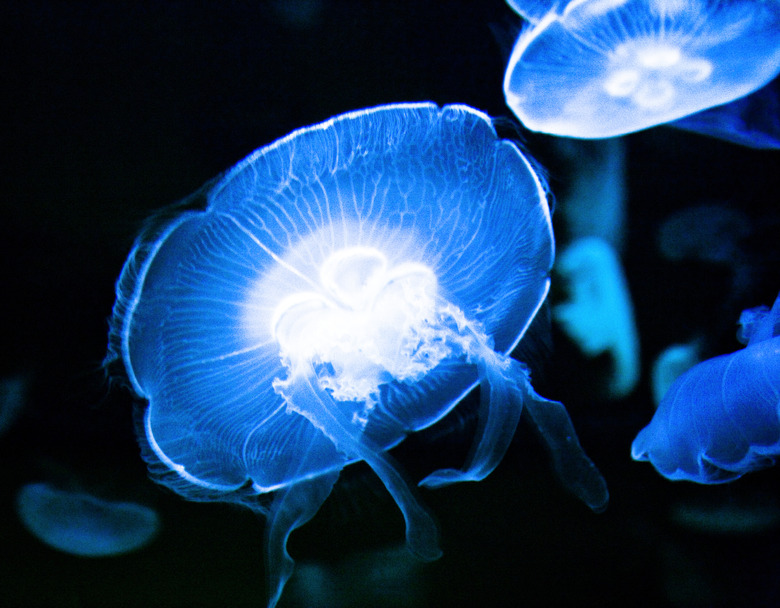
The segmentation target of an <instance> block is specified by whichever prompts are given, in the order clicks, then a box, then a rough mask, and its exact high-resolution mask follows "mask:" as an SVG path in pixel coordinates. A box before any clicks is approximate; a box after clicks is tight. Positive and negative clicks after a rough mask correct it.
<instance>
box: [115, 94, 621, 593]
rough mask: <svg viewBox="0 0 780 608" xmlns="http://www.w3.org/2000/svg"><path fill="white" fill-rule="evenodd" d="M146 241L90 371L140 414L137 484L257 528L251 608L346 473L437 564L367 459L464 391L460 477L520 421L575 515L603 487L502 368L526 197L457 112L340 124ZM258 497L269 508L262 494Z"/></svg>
mask: <svg viewBox="0 0 780 608" xmlns="http://www.w3.org/2000/svg"><path fill="white" fill-rule="evenodd" d="M188 204H189V205H190V206H195V205H199V206H200V208H195V209H191V210H189V211H185V212H183V213H179V215H176V216H175V217H174V218H173V219H170V218H169V219H167V220H163V221H157V222H153V223H152V224H150V225H149V227H148V228H147V230H146V231H145V233H144V234H142V235H141V237H140V238H139V240H138V241H137V242H136V245H135V247H134V249H133V251H132V252H131V254H130V257H129V259H128V261H127V263H126V264H125V267H124V269H123V271H122V275H121V276H120V279H119V281H118V284H117V301H116V304H115V307H114V316H113V319H112V324H111V334H110V344H109V354H108V356H107V364H108V365H110V364H111V363H112V362H114V361H120V360H121V362H123V364H124V365H123V366H124V369H125V371H126V373H127V376H128V378H129V380H130V382H131V384H132V387H133V389H134V390H135V392H136V393H137V394H138V395H139V396H140V397H142V398H144V399H146V400H148V407H147V409H146V411H145V418H144V429H145V432H144V436H143V437H142V438H141V441H142V444H144V443H145V444H147V449H146V450H145V452H144V454H145V456H146V458H147V461H148V462H149V465H150V471H151V472H152V474H153V475H154V476H155V477H156V478H157V480H158V481H160V482H161V483H163V484H165V485H167V486H169V487H170V488H172V489H173V490H175V491H176V492H178V493H179V494H181V495H182V496H184V497H185V498H187V499H191V500H227V501H231V500H233V501H237V502H241V503H243V504H245V505H247V506H250V507H251V508H253V509H255V510H256V511H258V512H262V513H264V514H266V515H267V518H268V522H267V525H266V557H267V569H268V572H269V579H270V605H271V606H273V605H274V604H275V603H276V601H277V600H278V598H279V596H280V594H281V592H282V589H283V587H284V584H285V582H286V581H287V579H288V578H289V577H290V575H291V573H292V570H293V561H292V559H291V558H290V556H289V554H288V553H287V549H286V545H287V539H288V537H289V534H290V532H291V531H292V530H293V529H295V528H297V527H299V526H301V525H303V524H304V523H306V522H307V521H308V520H309V519H311V518H312V517H313V516H314V515H315V513H316V512H317V511H318V509H319V507H320V505H321V504H322V503H323V502H324V501H325V499H326V498H327V496H328V495H329V493H330V491H331V488H332V486H333V484H334V483H335V481H336V479H337V477H338V475H339V471H340V470H341V469H342V468H343V467H345V466H346V465H348V464H350V463H352V462H356V461H359V460H364V461H365V462H366V463H368V465H369V466H370V467H371V468H372V469H373V470H374V472H375V473H376V474H377V475H378V476H379V478H380V479H381V480H382V482H383V483H384V485H385V486H386V488H387V489H388V490H389V492H390V494H391V495H392V496H393V498H394V499H395V501H396V503H397V504H398V506H399V507H400V509H401V511H402V513H403V515H404V518H405V520H406V529H407V530H406V538H407V544H408V546H409V548H410V549H411V550H412V551H413V552H414V553H416V554H417V555H419V556H421V557H422V558H424V559H435V558H437V557H438V556H439V555H440V551H439V548H438V545H437V531H436V526H435V523H434V521H433V519H432V518H431V517H430V515H429V514H428V513H427V512H426V510H425V509H424V508H423V507H422V506H421V504H420V503H419V501H418V499H417V497H416V495H415V492H414V491H413V490H412V489H411V488H410V487H409V485H408V484H407V482H406V480H405V478H404V476H403V474H402V473H401V472H400V470H399V469H398V467H397V466H396V464H395V463H394V461H393V459H392V458H391V457H390V456H389V455H388V454H387V453H386V451H387V450H388V449H390V448H391V447H393V446H395V445H396V444H398V443H399V442H401V441H402V440H403V438H404V437H405V435H406V434H408V433H410V432H413V431H416V430H419V429H422V428H424V427H427V426H429V425H431V424H433V423H434V422H436V421H437V420H439V419H441V418H442V417H443V416H444V415H446V414H447V413H448V412H449V411H450V410H451V409H452V408H454V407H455V405H456V404H457V403H458V401H459V400H460V399H461V398H462V397H464V396H465V395H466V394H467V393H468V392H469V391H470V390H471V389H472V388H474V387H475V386H476V384H478V383H479V384H480V385H481V405H480V415H479V416H480V418H479V424H478V431H477V435H478V436H477V438H476V441H475V443H474V446H473V448H472V450H471V453H470V456H469V458H468V461H467V463H466V465H465V467H464V469H463V470H454V469H444V470H439V471H435V472H433V473H431V474H430V475H428V476H427V477H426V478H425V479H424V480H423V481H422V482H421V485H426V486H429V487H437V486H441V485H445V484H448V483H454V482H460V481H467V480H480V479H483V478H484V477H486V476H487V475H488V474H489V473H490V472H491V471H492V470H493V469H494V468H495V467H496V466H497V464H498V463H499V462H500V460H501V458H502V456H503V454H504V452H505V450H506V449H507V447H508V445H509V443H510V441H511V439H512V436H513V435H514V431H515V427H516V425H517V422H518V419H519V417H520V414H521V410H522V408H523V407H525V408H526V411H527V412H528V414H529V416H530V418H531V419H532V421H533V422H534V423H535V424H536V426H537V427H538V428H539V430H540V432H541V434H542V436H543V437H544V438H545V439H546V440H547V442H548V443H549V444H550V446H551V453H552V456H553V460H554V464H555V466H556V469H557V471H558V472H559V474H560V475H561V476H562V478H563V480H564V482H565V483H566V484H567V485H568V486H569V487H570V488H571V489H572V491H573V492H574V493H576V494H577V495H578V496H579V497H580V498H581V499H582V500H584V501H585V502H586V503H587V504H588V505H589V506H591V507H592V508H593V509H596V510H599V509H602V508H604V507H605V506H606V502H607V499H608V494H607V490H606V485H605V483H604V481H603V479H602V478H601V476H600V475H599V473H598V471H597V470H596V468H595V467H594V466H593V464H592V463H591V462H590V460H589V459H588V458H587V457H586V456H585V454H584V453H583V451H582V449H581V447H580V445H579V443H578V441H577V440H576V435H575V433H574V430H573V428H572V425H571V421H570V420H569V417H568V415H567V413H566V410H565V408H564V407H563V405H562V404H560V403H558V402H553V401H549V400H546V399H544V398H543V397H540V396H539V395H537V394H536V392H535V391H534V390H533V388H532V387H531V384H530V381H529V375H528V371H527V369H526V367H525V366H524V365H523V364H521V363H519V362H517V361H515V360H513V359H511V358H510V357H509V356H508V353H509V352H511V350H512V349H513V348H514V347H515V346H516V345H517V343H518V342H519V340H520V339H521V337H522V336H523V333H524V332H525V330H526V328H527V327H528V325H529V324H530V322H531V320H532V319H533V317H534V315H535V314H536V312H537V310H538V309H539V307H540V306H541V304H542V302H543V300H544V298H545V297H546V295H547V292H548V289H549V276H548V275H549V271H550V267H551V266H552V261H553V237H552V230H551V225H550V216H549V209H548V207H547V202H546V194H545V191H544V189H543V186H542V184H541V183H540V181H539V179H538V177H537V176H536V174H535V173H534V171H533V169H532V168H531V165H530V164H529V162H528V160H527V159H526V158H525V157H524V156H523V155H522V154H521V153H520V151H519V150H518V149H517V147H516V146H514V145H513V144H512V143H510V142H508V141H503V140H500V139H498V137H497V135H496V132H495V130H494V129H493V126H492V124H491V122H490V120H489V118H488V117H487V116H486V115H484V114H482V113H480V112H477V111H475V110H473V109H471V108H468V107H466V106H447V107H444V108H442V109H440V108H438V107H437V106H435V105H434V104H426V103H423V104H399V105H391V106H383V107H378V108H372V109H368V110H362V111H356V112H352V113H348V114H344V115H341V116H338V117H336V118H333V119H331V120H329V121H327V122H325V123H322V124H319V125H315V126H312V127H308V128H304V129H300V130H298V131H295V132H293V133H292V134H290V135H288V136H287V137H285V138H283V139H281V140H279V141H277V142H275V143H273V144H271V145H269V146H266V147H264V148H261V149H259V150H257V151H256V152H254V153H253V154H252V155H250V156H249V157H248V158H247V159H245V160H244V161H242V162H241V163H239V164H238V165H237V166H236V167H234V168H233V169H232V170H230V171H229V172H228V173H227V174H226V175H225V176H224V177H223V178H222V179H221V180H219V181H218V182H216V184H215V185H209V186H208V187H207V188H206V189H205V190H204V191H203V192H202V193H199V194H197V195H195V197H194V198H193V199H192V200H190V201H188ZM269 492H275V494H274V496H273V499H272V500H271V501H270V505H268V506H266V504H267V503H264V502H262V500H261V498H262V497H261V495H263V494H265V493H269Z"/></svg>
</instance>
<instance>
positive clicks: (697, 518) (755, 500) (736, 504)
mask: <svg viewBox="0 0 780 608" xmlns="http://www.w3.org/2000/svg"><path fill="white" fill-rule="evenodd" d="M671 519H672V521H673V522H675V523H676V524H677V525H679V526H682V527H685V528H688V529H690V530H695V531H697V532H703V533H706V534H759V533H764V532H766V531H767V530H771V529H772V528H776V527H777V526H778V525H780V507H778V505H777V502H776V501H775V500H773V499H771V498H768V497H767V496H762V495H754V494H751V495H749V499H747V500H746V499H742V500H739V498H738V497H735V496H730V497H729V500H728V501H723V502H713V501H707V502H703V501H696V502H694V501H691V500H688V501H686V502H680V503H677V504H676V505H674V506H673V507H672V510H671Z"/></svg>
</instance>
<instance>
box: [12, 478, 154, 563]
mask: <svg viewBox="0 0 780 608" xmlns="http://www.w3.org/2000/svg"><path fill="white" fill-rule="evenodd" d="M16 512H17V514H18V515H19V519H20V520H21V521H22V523H23V524H24V526H25V528H27V530H28V531H29V532H30V533H31V534H32V535H33V536H35V537H36V538H37V539H38V540H40V541H41V542H43V543H45V544H47V545H49V546H50V547H53V548H54V549H58V550H59V551H63V552H65V553H70V554H71V555H78V556H80V557H108V556H113V555H122V554H124V553H129V552H131V551H136V550H138V549H140V548H142V547H144V546H146V545H147V544H149V543H150V542H151V541H152V540H153V539H154V537H155V536H156V535H157V532H158V531H159V529H160V520H159V518H158V516H157V513H156V512H155V511H154V510H152V509H150V508H149V507H144V506H142V505H138V504H135V503H131V502H109V501H107V500H104V499H102V498H98V497H97V496H93V495H92V494H87V493H85V492H68V491H66V490H60V489H58V488H55V487H53V486H51V485H49V484H46V483H32V484H28V485H26V486H24V487H22V489H21V490H19V493H18V494H17V497H16Z"/></svg>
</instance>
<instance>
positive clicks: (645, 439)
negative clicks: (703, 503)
mask: <svg viewBox="0 0 780 608" xmlns="http://www.w3.org/2000/svg"><path fill="white" fill-rule="evenodd" d="M739 323H740V326H741V327H740V331H739V334H738V337H739V338H740V340H741V341H742V342H743V343H745V344H747V346H746V347H745V348H743V349H742V350H738V351H737V352H735V353H731V354H729V355H721V356H719V357H715V358H713V359H708V360H706V361H704V362H702V363H699V364H698V365H696V366H695V367H693V368H692V369H690V370H688V371H687V372H685V373H684V374H683V375H682V376H680V377H679V378H678V379H677V381H676V382H675V383H674V384H673V385H672V387H671V388H670V389H669V391H668V392H667V394H666V396H665V397H664V399H663V401H662V402H661V405H660V406H659V407H658V410H657V411H656V413H655V416H653V420H652V421H651V422H650V424H649V425H648V426H647V427H646V428H644V429H642V431H641V432H640V433H639V435H637V437H636V439H634V443H633V445H632V446H631V455H632V456H633V458H634V459H635V460H647V461H649V462H650V463H652V465H653V466H654V467H655V468H656V469H657V470H658V472H659V473H661V475H663V476H664V477H666V478H667V479H673V480H676V479H687V480H689V481H695V482H698V483H723V482H727V481H732V480H734V479H737V478H738V477H741V476H742V475H744V474H745V473H748V472H750V471H753V470H755V469H759V468H763V467H766V466H769V465H771V464H773V463H774V458H775V457H776V456H778V455H780V397H779V396H778V395H780V295H778V298H777V300H775V303H774V306H773V307H772V309H771V311H770V310H768V309H767V308H766V307H765V306H762V307H758V308H752V309H748V310H746V311H744V312H743V313H742V316H741V317H740V320H739Z"/></svg>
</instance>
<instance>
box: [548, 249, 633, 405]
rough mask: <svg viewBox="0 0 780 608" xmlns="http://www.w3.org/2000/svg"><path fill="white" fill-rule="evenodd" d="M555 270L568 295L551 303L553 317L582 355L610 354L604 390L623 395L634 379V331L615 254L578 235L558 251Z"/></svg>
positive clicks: (624, 283) (628, 389)
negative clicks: (608, 371)
mask: <svg viewBox="0 0 780 608" xmlns="http://www.w3.org/2000/svg"><path fill="white" fill-rule="evenodd" d="M555 269H556V271H557V272H558V273H559V274H560V275H561V277H562V278H564V280H565V282H566V284H567V285H568V291H569V299H568V300H567V301H566V302H564V303H562V304H558V305H557V306H555V308H553V317H554V319H555V320H556V321H558V323H560V324H561V326H562V328H563V330H564V331H565V332H566V334H567V335H568V336H569V337H570V338H572V340H574V341H575V342H576V343H577V344H578V345H579V347H580V348H581V349H582V352H583V353H584V354H585V355H587V356H589V357H595V356H597V355H601V354H604V353H609V354H610V356H611V357H612V361H613V371H612V374H611V377H610V380H609V383H608V387H607V390H608V393H609V395H610V397H612V398H615V399H619V398H621V397H625V396H626V395H628V394H629V393H630V392H631V391H632V390H633V389H634V387H635V386H636V383H637V381H638V380H639V371H640V364H639V334H638V332H637V329H636V323H635V322H634V312H633V305H632V304H631V295H630V293H629V290H628V283H627V281H626V278H625V276H624V274H623V269H622V267H621V265H620V260H619V258H618V256H617V253H616V252H615V250H614V249H613V248H612V247H611V246H610V245H609V244H608V243H606V242H604V241H602V240H601V239H597V238H595V237H589V238H582V239H579V240H577V241H574V242H573V243H571V244H570V245H569V246H568V247H567V248H566V249H565V250H564V251H563V253H562V254H561V255H560V256H559V257H558V261H557V263H556V266H555Z"/></svg>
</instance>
